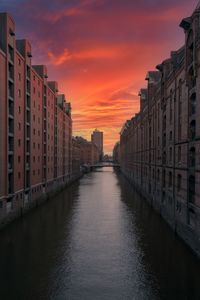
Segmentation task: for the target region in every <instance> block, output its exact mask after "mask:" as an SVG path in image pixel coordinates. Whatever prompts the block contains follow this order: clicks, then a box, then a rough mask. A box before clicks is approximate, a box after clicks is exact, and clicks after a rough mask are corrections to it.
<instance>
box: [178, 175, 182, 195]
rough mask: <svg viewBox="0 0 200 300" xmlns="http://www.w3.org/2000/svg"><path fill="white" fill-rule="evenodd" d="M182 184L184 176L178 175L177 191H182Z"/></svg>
mask: <svg viewBox="0 0 200 300" xmlns="http://www.w3.org/2000/svg"><path fill="white" fill-rule="evenodd" d="M181 183H182V176H181V175H180V174H178V176H177V191H178V192H180V190H181Z"/></svg>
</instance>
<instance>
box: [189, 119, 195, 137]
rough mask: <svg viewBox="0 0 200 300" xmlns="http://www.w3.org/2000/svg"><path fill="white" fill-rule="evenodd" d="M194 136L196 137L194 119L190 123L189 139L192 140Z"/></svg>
mask: <svg viewBox="0 0 200 300" xmlns="http://www.w3.org/2000/svg"><path fill="white" fill-rule="evenodd" d="M195 137H196V121H195V120H193V121H192V122H191V123H190V138H191V140H194V139H195Z"/></svg>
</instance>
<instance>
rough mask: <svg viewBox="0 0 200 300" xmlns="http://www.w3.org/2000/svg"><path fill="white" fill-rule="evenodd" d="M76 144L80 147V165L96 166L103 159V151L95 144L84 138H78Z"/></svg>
mask: <svg viewBox="0 0 200 300" xmlns="http://www.w3.org/2000/svg"><path fill="white" fill-rule="evenodd" d="M75 140H76V142H77V143H78V144H79V147H80V164H81V165H84V164H87V165H94V164H95V163H97V162H99V161H100V159H101V151H100V150H99V148H98V146H97V145H96V144H94V143H93V142H89V141H87V140H86V139H84V138H83V137H79V136H78V137H76V138H75Z"/></svg>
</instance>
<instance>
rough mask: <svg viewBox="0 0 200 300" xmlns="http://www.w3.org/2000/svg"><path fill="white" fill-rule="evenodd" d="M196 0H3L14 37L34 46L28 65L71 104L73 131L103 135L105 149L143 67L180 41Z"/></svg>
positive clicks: (129, 106)
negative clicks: (44, 71)
mask: <svg viewBox="0 0 200 300" xmlns="http://www.w3.org/2000/svg"><path fill="white" fill-rule="evenodd" d="M197 2H198V1H196V0H190V1H188V0H167V1H160V0H141V1H132V0H109V1H107V0H68V1H64V0H52V1H47V0H6V1H5V0H2V1H1V2H0V10H1V11H7V12H9V13H10V14H12V15H13V17H14V18H15V20H16V25H17V32H18V33H19V36H18V37H17V38H20V37H23V36H26V38H27V39H28V40H30V42H31V44H32V53H33V63H35V62H37V64H40V63H41V64H44V63H45V64H46V65H47V67H48V72H49V79H50V80H53V79H55V80H56V81H58V82H59V87H60V92H63V93H65V94H66V95H67V98H68V100H69V101H71V104H72V115H73V129H74V135H82V136H84V137H86V138H90V135H91V132H92V131H93V130H94V129H95V128H98V129H99V130H101V131H103V132H104V151H105V152H107V153H110V152H111V151H112V148H113V145H114V144H115V142H116V141H117V140H118V139H119V131H120V128H121V126H122V125H123V123H124V122H125V120H126V119H129V118H131V117H132V115H133V114H134V113H136V112H137V111H138V109H139V102H138V96H137V95H138V91H139V90H140V88H142V87H144V86H145V84H146V83H145V81H144V78H145V75H146V73H147V71H148V70H151V69H155V66H156V65H157V64H158V63H160V62H161V61H162V60H163V59H164V58H166V57H168V56H169V54H170V52H171V51H172V50H176V49H178V48H179V47H180V46H182V44H183V42H184V34H183V32H182V30H181V29H180V28H179V26H178V25H179V23H180V20H181V19H182V18H183V16H187V15H190V14H191V12H192V11H193V9H194V7H195V5H196V4H197Z"/></svg>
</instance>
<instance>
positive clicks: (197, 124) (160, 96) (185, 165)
mask: <svg viewBox="0 0 200 300" xmlns="http://www.w3.org/2000/svg"><path fill="white" fill-rule="evenodd" d="M180 26H181V27H182V28H183V30H184V32H185V45H184V46H183V47H182V48H181V49H179V50H178V51H173V52H171V55H170V58H169V59H166V60H164V61H163V62H162V63H161V64H159V65H158V66H157V67H156V69H157V70H156V71H151V72H148V74H147V76H146V80H147V88H145V89H141V91H140V94H139V96H140V111H139V113H137V114H136V115H135V116H134V117H133V118H132V119H131V120H128V121H126V123H125V125H124V126H123V128H122V130H121V135H120V164H121V169H122V172H123V173H124V174H125V176H126V177H128V179H129V180H130V181H131V182H132V183H133V184H134V186H135V187H136V188H137V189H138V191H139V192H140V193H141V194H142V195H143V196H145V197H146V198H147V199H148V200H149V201H150V203H151V205H152V206H153V207H154V208H155V209H156V210H157V211H158V212H159V213H160V214H161V215H162V216H163V218H164V219H165V220H166V221H167V222H168V223H169V224H170V226H171V227H172V228H173V229H174V230H175V231H176V232H177V234H178V235H179V236H180V237H181V238H182V239H183V240H184V241H185V242H186V243H187V244H188V245H189V246H190V247H191V248H192V249H193V251H194V252H196V253H197V254H198V255H199V256H200V4H199V5H198V6H197V8H196V9H195V11H194V12H193V14H192V16H191V17H188V18H185V19H183V20H182V22H181V24H180Z"/></svg>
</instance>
